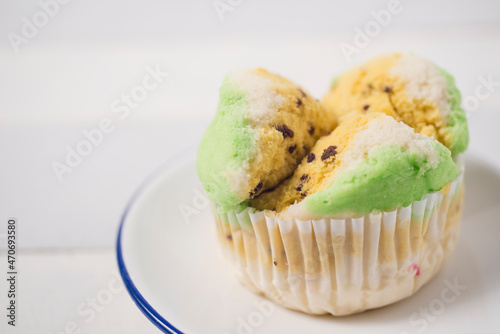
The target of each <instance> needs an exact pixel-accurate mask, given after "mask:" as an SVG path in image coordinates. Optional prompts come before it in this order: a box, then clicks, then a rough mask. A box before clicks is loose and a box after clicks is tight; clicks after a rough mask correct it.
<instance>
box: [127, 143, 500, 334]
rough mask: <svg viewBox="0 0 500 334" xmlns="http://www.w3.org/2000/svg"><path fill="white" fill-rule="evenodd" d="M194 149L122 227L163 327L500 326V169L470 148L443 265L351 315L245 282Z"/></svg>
mask: <svg viewBox="0 0 500 334" xmlns="http://www.w3.org/2000/svg"><path fill="white" fill-rule="evenodd" d="M194 157H195V151H194V150H190V151H188V152H185V153H183V154H182V155H180V156H178V157H177V158H176V159H173V160H172V161H170V162H169V163H167V164H166V165H165V166H164V167H162V168H161V169H160V170H159V171H157V172H156V173H155V174H154V175H153V176H151V177H150V178H149V179H148V180H147V181H146V182H145V183H144V186H143V187H141V188H140V189H139V190H138V191H137V193H136V195H135V196H134V197H133V199H132V200H131V202H130V204H129V206H128V208H127V210H126V212H125V214H124V216H123V219H122V223H121V227H120V232H119V235H118V242H117V253H118V254H117V255H118V263H119V266H120V270H121V274H122V277H123V279H124V282H125V284H126V286H127V289H128V291H129V293H130V295H131V296H132V298H133V299H134V301H135V302H136V304H137V305H138V307H139V308H140V309H141V311H143V313H144V314H145V315H146V316H147V317H148V318H149V319H150V320H151V321H152V322H153V323H154V324H155V325H156V326H157V327H158V328H160V329H161V330H163V331H164V332H166V333H189V334H213V333H217V334H233V333H239V334H250V333H255V334H271V333H272V334H277V333H287V334H288V333H301V334H302V333H329V334H331V333H370V334H375V333H384V334H390V333H395V334H403V333H423V332H425V333H453V334H456V333H486V332H487V333H492V332H499V331H500V316H499V315H500V241H499V237H500V172H498V171H497V170H495V169H494V168H492V167H490V166H489V165H487V164H485V163H482V162H480V160H478V159H477V158H474V156H471V155H467V157H466V175H465V184H466V205H465V211H464V218H463V220H462V235H461V238H460V241H459V245H458V247H457V250H456V252H455V254H454V255H453V256H452V257H451V258H450V260H449V261H448V263H446V264H445V267H444V268H443V270H442V271H441V272H440V273H439V274H438V275H437V276H436V277H435V278H434V279H433V280H432V281H431V282H430V283H429V284H427V285H426V286H424V287H423V288H422V289H421V290H420V291H419V292H418V293H417V294H415V295H414V296H412V297H411V298H408V299H406V300H403V301H401V302H399V303H396V304H393V305H390V306H387V307H384V308H381V309H377V310H372V311H368V312H365V313H362V314H358V315H354V316H349V317H342V318H338V317H337V318H336V317H332V316H310V315H306V314H302V313H298V312H294V311H290V310H287V309H284V308H282V307H279V306H273V305H270V304H269V303H265V302H264V301H266V299H264V298H263V297H260V296H258V295H256V294H253V293H251V292H249V291H247V290H246V289H245V288H244V287H243V286H241V285H240V284H239V283H238V281H237V280H236V279H235V277H234V276H233V274H232V272H231V269H230V267H229V266H228V265H227V264H226V263H225V261H224V259H223V258H222V254H221V251H220V249H219V247H218V245H217V244H216V238H215V233H214V228H215V224H214V222H213V220H212V216H211V212H210V208H209V206H208V202H207V201H206V200H203V197H201V196H200V194H202V187H201V184H200V182H199V180H198V177H197V174H196V167H195V160H194ZM181 211H182V212H184V216H183V214H182V213H181ZM454 285H455V288H450V286H454ZM263 302H264V303H263ZM263 306H264V308H263Z"/></svg>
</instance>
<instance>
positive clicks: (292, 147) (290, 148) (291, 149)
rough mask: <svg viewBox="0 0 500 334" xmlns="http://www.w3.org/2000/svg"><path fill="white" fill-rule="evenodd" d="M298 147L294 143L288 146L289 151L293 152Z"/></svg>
mask: <svg viewBox="0 0 500 334" xmlns="http://www.w3.org/2000/svg"><path fill="white" fill-rule="evenodd" d="M296 148H297V145H292V146H290V147H289V148H288V152H290V153H293V151H295V149H296Z"/></svg>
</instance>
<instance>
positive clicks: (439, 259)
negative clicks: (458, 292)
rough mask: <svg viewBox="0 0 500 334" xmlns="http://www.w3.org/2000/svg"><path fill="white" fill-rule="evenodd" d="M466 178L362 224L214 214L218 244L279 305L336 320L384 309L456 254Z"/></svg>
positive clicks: (366, 218) (248, 282)
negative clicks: (454, 252) (336, 318)
mask: <svg viewBox="0 0 500 334" xmlns="http://www.w3.org/2000/svg"><path fill="white" fill-rule="evenodd" d="M462 175H463V174H462ZM462 175H461V176H460V177H459V178H457V179H456V180H454V181H453V182H451V183H450V184H448V185H447V186H445V187H444V188H443V189H442V190H441V191H439V192H434V193H431V194H427V195H425V196H424V197H423V199H422V200H420V201H416V202H413V203H412V204H410V205H409V206H406V207H400V208H398V209H396V210H394V211H387V212H386V211H383V212H380V213H372V214H367V215H364V216H362V217H353V218H347V219H333V218H325V219H321V220H308V221H301V220H298V219H289V220H281V219H279V218H273V217H269V216H268V215H266V214H265V213H264V212H257V211H255V210H253V209H246V210H244V211H243V212H241V213H239V214H237V213H235V212H226V213H221V212H219V211H218V210H217V209H215V210H214V213H215V217H216V221H217V231H218V235H219V240H220V241H221V243H222V245H223V249H224V251H225V252H224V253H225V254H226V255H227V257H228V258H229V259H230V260H231V262H232V263H233V264H234V267H235V269H236V273H237V276H238V277H239V278H240V280H241V281H242V282H243V283H244V284H245V285H246V286H248V287H250V288H251V289H253V290H254V291H256V292H259V293H262V294H265V295H266V296H267V297H268V298H270V299H271V300H273V301H274V302H276V303H278V304H280V305H283V306H285V307H288V308H291V309H295V310H300V311H303V312H306V313H311V314H325V313H331V314H333V315H348V314H352V313H357V312H361V311H363V310H367V309H371V308H376V307H381V306H384V305H387V304H390V303H394V302H396V301H398V300H401V299H403V298H405V297H408V296H410V295H412V294H413V293H415V292H416V291H417V290H418V289H419V288H420V287H421V286H422V285H423V284H425V283H426V282H427V281H429V280H430V279H431V278H432V277H433V276H434V275H435V274H436V273H437V271H438V270H439V269H440V267H441V266H442V264H443V263H444V261H445V259H446V258H447V257H448V256H449V255H450V253H451V252H452V251H453V250H454V248H455V245H456V242H457V238H458V234H459V221H460V217H461V211H462V198H463V186H462V183H463V182H462V180H463V176H462ZM216 206H217V205H216V204H214V208H215V207H216Z"/></svg>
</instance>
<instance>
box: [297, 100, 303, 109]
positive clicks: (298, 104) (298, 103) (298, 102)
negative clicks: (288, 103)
mask: <svg viewBox="0 0 500 334" xmlns="http://www.w3.org/2000/svg"><path fill="white" fill-rule="evenodd" d="M301 105H302V100H301V99H299V98H297V107H300V106H301Z"/></svg>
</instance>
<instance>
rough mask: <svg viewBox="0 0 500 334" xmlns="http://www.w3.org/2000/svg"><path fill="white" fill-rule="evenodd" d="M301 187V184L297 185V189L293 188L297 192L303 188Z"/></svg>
mask: <svg viewBox="0 0 500 334" xmlns="http://www.w3.org/2000/svg"><path fill="white" fill-rule="evenodd" d="M303 186H304V185H303V184H299V186H298V187H297V188H295V190H297V191H302V187H303Z"/></svg>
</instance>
